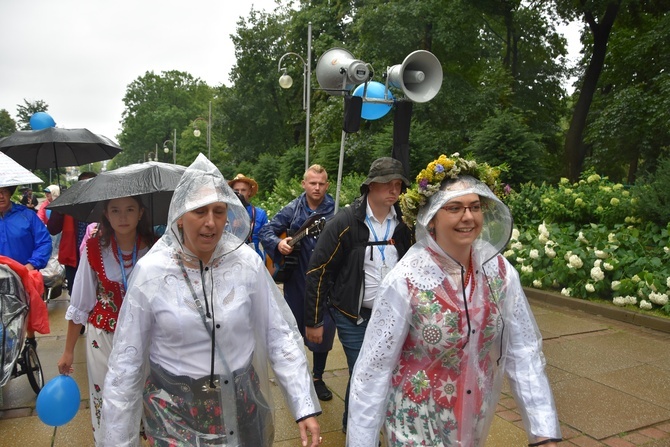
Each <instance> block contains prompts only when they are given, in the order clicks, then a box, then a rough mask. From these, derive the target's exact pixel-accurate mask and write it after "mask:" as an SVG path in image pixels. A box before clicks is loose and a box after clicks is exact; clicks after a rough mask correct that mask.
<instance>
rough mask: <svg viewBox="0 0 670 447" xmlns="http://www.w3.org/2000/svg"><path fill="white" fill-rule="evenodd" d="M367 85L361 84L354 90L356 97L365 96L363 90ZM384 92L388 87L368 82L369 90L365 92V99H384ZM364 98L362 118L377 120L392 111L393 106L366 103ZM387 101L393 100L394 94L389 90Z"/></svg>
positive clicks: (379, 83)
mask: <svg viewBox="0 0 670 447" xmlns="http://www.w3.org/2000/svg"><path fill="white" fill-rule="evenodd" d="M364 88H365V84H361V85H359V86H358V87H356V88H355V89H354V96H363V89H364ZM384 90H386V86H385V85H384V84H382V83H381V82H376V81H370V82H368V89H367V91H366V92H365V98H374V99H384ZM365 98H363V107H362V108H361V117H362V118H365V119H366V120H377V119H379V118H381V117H383V116H384V115H386V114H387V113H389V111H390V110H391V107H392V106H393V104H392V103H391V104H383V103H377V102H366V101H365ZM386 99H389V100H391V101H392V100H393V94H392V93H391V91H390V90H389V92H388V97H387V98H386Z"/></svg>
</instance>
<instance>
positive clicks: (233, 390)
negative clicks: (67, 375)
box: [101, 154, 321, 447]
mask: <svg viewBox="0 0 670 447" xmlns="http://www.w3.org/2000/svg"><path fill="white" fill-rule="evenodd" d="M248 232H249V215H248V213H247V211H246V209H244V207H243V206H242V204H241V203H240V202H239V200H238V199H237V197H236V196H235V193H234V192H233V190H232V189H231V188H230V187H229V186H228V184H227V182H226V180H225V179H224V178H223V176H222V175H221V173H220V172H219V170H218V169H217V168H216V167H215V166H214V165H213V164H212V163H211V162H210V161H209V160H207V158H206V157H204V156H203V155H202V154H200V155H199V156H198V158H197V159H196V160H195V162H193V164H192V165H191V166H190V167H189V168H188V169H187V170H186V171H185V172H184V174H183V176H182V178H181V180H180V182H179V184H178V186H177V188H176V189H175V192H174V196H173V198H172V202H171V204H170V210H169V214H168V230H167V231H166V233H165V235H164V236H163V237H162V238H161V239H160V240H159V241H158V242H157V243H156V244H155V245H154V246H153V248H152V249H151V251H150V252H149V253H148V254H147V255H146V256H145V257H144V258H142V259H141V260H140V261H139V262H138V263H137V266H136V267H135V270H134V272H133V275H132V278H131V280H130V283H129V286H128V292H127V294H126V298H125V301H124V304H123V306H122V308H121V313H120V316H119V322H118V326H117V329H116V335H115V338H114V347H113V350H112V354H111V356H110V358H109V373H108V374H107V377H106V381H105V387H104V396H103V401H104V403H103V409H102V428H101V430H102V436H101V439H103V445H105V446H110V447H111V446H114V447H118V446H135V445H139V437H138V435H137V433H139V426H140V418H141V417H142V415H143V419H144V429H145V432H146V435H147V440H148V442H149V444H150V445H157V446H176V445H179V446H195V445H199V446H245V447H252V446H253V447H256V446H270V445H272V442H273V437H274V425H273V420H272V412H271V407H270V402H271V400H272V396H271V394H270V390H269V379H268V368H267V364H268V362H269V363H270V364H271V366H272V369H273V371H274V374H275V378H276V382H277V383H278V384H279V386H280V387H281V388H282V391H283V393H284V396H285V398H286V400H287V403H288V406H289V408H290V409H291V411H292V413H293V415H294V417H295V419H296V420H297V421H298V424H299V428H300V433H301V438H302V441H303V444H302V445H303V446H307V445H311V446H312V447H315V446H317V445H318V444H319V443H320V437H319V425H318V423H317V421H316V417H315V416H316V415H318V414H320V413H321V408H320V406H319V403H318V399H317V397H316V394H315V392H314V387H313V386H312V379H311V377H310V374H309V371H308V364H307V359H306V357H305V353H304V347H303V341H302V338H301V336H300V331H299V330H298V328H297V326H296V324H295V319H294V318H293V315H292V313H291V311H290V309H289V308H288V306H287V305H286V302H285V301H284V299H283V297H282V295H281V293H280V291H279V290H278V289H277V287H276V285H275V283H274V282H273V281H272V278H271V277H270V276H269V274H268V273H267V269H266V268H265V266H264V264H263V263H262V261H261V259H260V258H259V257H258V254H256V253H255V252H254V251H253V250H252V249H250V248H249V247H247V246H246V245H245V244H244V241H245V240H246V237H247V234H248ZM143 408H144V411H143ZM308 433H311V437H312V439H311V444H308Z"/></svg>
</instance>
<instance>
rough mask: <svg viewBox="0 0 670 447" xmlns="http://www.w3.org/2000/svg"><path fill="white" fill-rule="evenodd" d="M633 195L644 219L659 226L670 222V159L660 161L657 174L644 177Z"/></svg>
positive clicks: (635, 187) (636, 186)
mask: <svg viewBox="0 0 670 447" xmlns="http://www.w3.org/2000/svg"><path fill="white" fill-rule="evenodd" d="M632 193H633V196H634V197H635V198H636V199H637V200H638V204H639V212H640V216H641V217H642V218H643V219H645V220H649V221H652V222H656V223H657V224H659V225H663V224H664V223H667V222H670V157H666V158H664V159H663V160H660V161H659V163H658V168H657V170H656V172H655V173H653V174H647V175H646V176H643V177H642V178H641V179H640V180H639V181H638V182H637V183H636V185H635V186H634V187H633V190H632Z"/></svg>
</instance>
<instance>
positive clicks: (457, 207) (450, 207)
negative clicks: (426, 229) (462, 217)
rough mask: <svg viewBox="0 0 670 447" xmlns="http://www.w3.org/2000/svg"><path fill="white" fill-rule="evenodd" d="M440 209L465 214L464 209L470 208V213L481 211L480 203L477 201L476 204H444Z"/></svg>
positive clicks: (450, 212)
mask: <svg viewBox="0 0 670 447" xmlns="http://www.w3.org/2000/svg"><path fill="white" fill-rule="evenodd" d="M441 209H443V210H445V211H446V212H447V213H449V214H465V210H470V212H471V213H472V214H478V213H481V212H482V210H483V207H482V204H481V203H477V204H476V205H470V206H463V205H446V206H443V207H442V208H441Z"/></svg>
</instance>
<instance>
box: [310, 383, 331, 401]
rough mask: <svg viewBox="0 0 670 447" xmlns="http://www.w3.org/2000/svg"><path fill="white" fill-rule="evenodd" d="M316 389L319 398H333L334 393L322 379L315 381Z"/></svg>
mask: <svg viewBox="0 0 670 447" xmlns="http://www.w3.org/2000/svg"><path fill="white" fill-rule="evenodd" d="M314 389H315V390H316V396H317V397H318V398H319V400H330V399H332V398H333V393H331V392H330V390H329V389H328V387H327V386H326V384H325V383H324V382H323V380H321V379H316V380H315V381H314Z"/></svg>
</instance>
